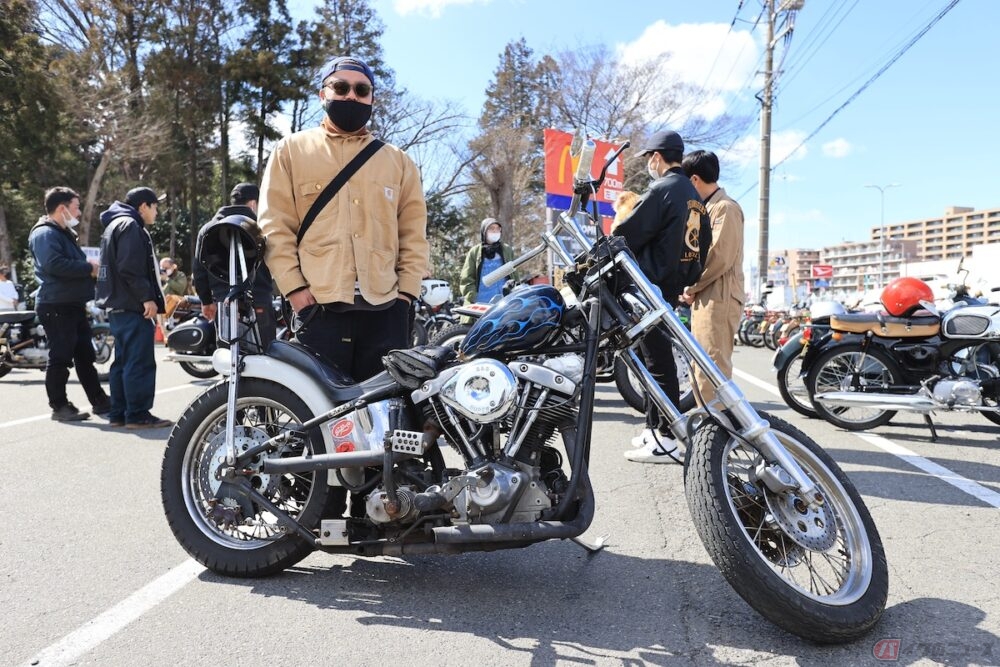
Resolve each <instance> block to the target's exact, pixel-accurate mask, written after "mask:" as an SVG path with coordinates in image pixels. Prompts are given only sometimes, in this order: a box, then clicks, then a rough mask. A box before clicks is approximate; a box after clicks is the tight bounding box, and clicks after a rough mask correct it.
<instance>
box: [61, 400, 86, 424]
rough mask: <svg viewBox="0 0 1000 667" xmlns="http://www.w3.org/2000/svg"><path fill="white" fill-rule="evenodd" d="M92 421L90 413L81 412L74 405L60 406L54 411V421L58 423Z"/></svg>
mask: <svg viewBox="0 0 1000 667" xmlns="http://www.w3.org/2000/svg"><path fill="white" fill-rule="evenodd" d="M84 419H90V413H89V412H80V411H79V410H77V409H76V406H75V405H73V404H72V403H67V404H66V405H60V406H59V407H58V408H55V409H54V410H53V411H52V420H53V421H57V422H79V421H83V420H84Z"/></svg>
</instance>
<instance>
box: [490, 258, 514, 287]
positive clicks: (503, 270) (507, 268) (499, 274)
mask: <svg viewBox="0 0 1000 667" xmlns="http://www.w3.org/2000/svg"><path fill="white" fill-rule="evenodd" d="M516 267H517V264H516V263H515V262H507V263H506V264H504V265H503V266H500V267H498V268H496V269H493V270H492V271H490V272H489V273H487V274H486V275H485V276H483V282H484V283H486V286H487V287H489V286H490V285H492V284H493V283H495V282H496V281H498V280H500V279H501V278H504V277H506V276H508V275H509V274H510V273H512V272H513V271H514V269H515V268H516Z"/></svg>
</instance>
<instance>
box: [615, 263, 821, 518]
mask: <svg viewBox="0 0 1000 667" xmlns="http://www.w3.org/2000/svg"><path fill="white" fill-rule="evenodd" d="M615 262H616V263H617V264H618V265H619V266H620V267H621V268H622V269H623V270H624V271H625V272H626V273H627V274H628V276H629V277H630V278H631V279H632V281H633V282H634V283H635V285H636V286H637V287H638V288H639V290H640V292H642V294H643V296H645V297H646V299H647V300H648V302H649V303H651V304H653V305H654V309H653V310H651V311H650V312H648V313H646V314H645V315H644V316H643V318H642V319H641V320H640V321H639V322H638V323H637V324H636V325H635V326H634V327H632V328H631V329H629V330H628V332H626V337H627V338H628V339H629V340H630V341H636V340H638V339H639V337H640V336H641V335H642V334H643V333H645V332H646V331H648V330H649V329H650V328H652V327H654V326H658V325H660V324H663V325H664V326H666V327H667V330H668V331H669V332H670V334H671V337H672V338H673V339H674V340H675V341H678V342H679V343H680V345H681V347H683V348H684V350H685V352H687V354H688V355H689V356H690V357H691V360H692V362H693V363H694V365H695V366H697V367H698V369H699V370H701V372H702V373H703V374H704V375H705V377H707V378H708V380H709V381H710V382H711V383H712V386H713V387H715V395H716V398H717V399H718V401H719V403H721V405H722V408H723V409H724V410H725V411H726V412H727V413H728V414H729V416H730V417H731V419H732V421H733V422H734V423H735V424H736V426H737V428H738V429H739V431H738V435H739V436H740V437H741V438H742V439H745V440H747V441H749V442H751V443H753V445H754V446H755V447H756V448H757V450H758V451H759V452H760V453H761V454H762V455H763V456H764V459H765V460H766V461H767V463H768V465H767V466H766V467H765V469H764V470H763V471H762V474H761V479H762V481H763V482H764V483H765V484H766V485H767V486H768V488H769V489H771V490H772V491H774V492H775V493H786V492H788V491H791V490H793V489H796V490H797V492H798V494H799V495H800V496H801V497H803V498H804V499H807V500H808V502H809V503H810V505H811V504H812V503H813V502H815V501H814V500H813V498H814V497H815V496H816V492H817V489H816V485H815V484H814V483H813V481H812V480H811V479H809V477H808V476H807V475H806V474H805V472H804V471H803V470H802V468H801V467H800V466H799V464H798V463H796V462H795V459H794V458H792V456H791V455H790V454H789V453H788V450H786V449H785V447H784V446H783V445H782V444H781V442H780V441H779V440H778V437H777V436H776V435H775V434H774V432H773V431H772V430H771V427H770V424H768V423H767V421H765V420H764V419H763V418H761V416H760V415H759V414H757V411H756V410H754V408H753V406H752V405H750V402H749V401H748V400H747V399H746V397H745V396H744V395H743V392H742V391H740V388H739V387H737V386H736V383H735V382H733V380H731V379H729V378H727V377H726V376H725V375H723V374H722V372H721V371H720V370H719V367H718V366H716V365H715V363H714V362H713V361H712V359H711V358H710V357H709V356H708V354H706V352H705V350H703V349H702V347H701V345H699V344H698V341H697V340H695V338H694V335H693V334H692V333H691V332H690V331H688V329H687V327H685V326H684V324H683V323H682V322H681V321H680V318H678V317H677V315H676V313H674V310H673V309H672V308H670V306H669V305H668V304H667V303H666V302H665V301H664V300H663V298H662V296H660V290H659V289H658V288H656V287H655V286H654V285H653V284H652V283H650V282H649V280H648V279H647V278H646V276H645V275H644V274H643V273H642V271H641V270H640V269H639V267H638V265H637V264H636V263H635V261H634V260H633V259H632V258H631V257H629V256H628V254H627V253H624V252H620V253H618V254H617V255H616V256H615ZM622 360H623V361H624V362H625V364H626V365H627V366H628V367H629V369H630V370H631V371H632V372H633V373H635V374H636V376H637V377H639V378H640V379H641V381H642V383H643V386H644V387H645V389H646V391H647V392H648V394H649V397H650V399H651V400H652V401H653V403H654V405H656V407H657V409H659V410H660V412H661V413H662V414H663V415H664V416H665V417H666V419H667V421H668V422H669V423H670V430H671V431H672V432H673V434H674V436H676V437H677V438H679V439H682V440H685V441H686V439H687V437H688V433H687V429H688V417H686V416H685V415H683V414H682V413H681V412H680V410H678V409H677V407H676V406H675V405H674V404H673V403H671V402H670V401H669V399H667V395H666V394H665V393H664V392H663V390H662V389H661V388H660V385H659V384H657V383H656V381H655V380H654V379H653V376H652V374H651V373H650V372H649V370H647V369H646V367H645V365H643V363H642V362H641V361H640V360H639V358H638V356H637V355H636V353H635V351H634V350H633V349H631V348H629V349H628V350H626V351H625V352H624V353H623V355H622Z"/></svg>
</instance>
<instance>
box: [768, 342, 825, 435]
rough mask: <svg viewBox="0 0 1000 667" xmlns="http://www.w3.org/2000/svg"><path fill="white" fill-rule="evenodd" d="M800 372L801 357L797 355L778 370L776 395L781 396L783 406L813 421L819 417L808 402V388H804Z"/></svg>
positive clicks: (804, 383) (810, 402) (803, 380)
mask: <svg viewBox="0 0 1000 667" xmlns="http://www.w3.org/2000/svg"><path fill="white" fill-rule="evenodd" d="M801 372H802V355H801V354H797V355H795V356H794V357H792V358H790V359H789V360H788V361H786V362H785V363H784V364H783V365H782V366H781V368H779V369H778V379H777V381H778V393H780V394H781V398H782V400H784V401H785V405H787V406H788V407H790V408H791V409H792V410H795V411H796V412H798V413H799V414H800V415H803V416H805V417H810V418H812V419H815V418H817V417H818V416H819V415H817V414H816V409H815V408H814V407H813V405H812V401H810V400H809V388H808V387H807V386H806V381H805V378H803V377H801V376H800V374H801Z"/></svg>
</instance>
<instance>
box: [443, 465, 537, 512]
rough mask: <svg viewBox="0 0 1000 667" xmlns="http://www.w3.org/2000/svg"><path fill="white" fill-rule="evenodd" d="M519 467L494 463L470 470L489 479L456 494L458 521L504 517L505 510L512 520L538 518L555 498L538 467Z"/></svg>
mask: <svg viewBox="0 0 1000 667" xmlns="http://www.w3.org/2000/svg"><path fill="white" fill-rule="evenodd" d="M518 467H519V468H521V469H520V470H517V469H513V468H508V467H507V466H503V465H499V464H496V463H490V464H488V465H485V466H483V467H481V468H477V469H475V470H470V471H468V474H470V475H478V476H480V477H483V478H486V479H489V481H488V482H484V483H482V484H480V485H478V486H470V487H466V488H464V489H462V491H460V492H459V493H458V495H457V496H455V500H454V501H453V506H454V508H455V512H456V513H457V515H458V516H457V519H458V521H459V522H462V523H476V522H486V523H489V522H493V521H500V520H501V519H502V518H503V517H504V515H505V514H509V517H508V520H509V521H511V522H512V523H521V522H531V521H537V520H538V517H539V516H540V512H541V511H542V510H544V509H548V508H549V507H551V506H552V501H551V500H550V498H549V496H548V494H546V493H545V485H544V484H542V483H541V481H540V479H539V477H538V469H537V468H531V467H529V466H525V465H521V464H518ZM486 469H488V472H487V474H485V475H484V474H483V472H484V471H485V470H486ZM512 503H516V505H515V507H514V508H510V505H511V504H512Z"/></svg>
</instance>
